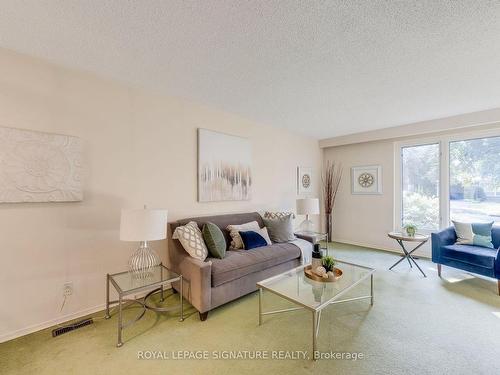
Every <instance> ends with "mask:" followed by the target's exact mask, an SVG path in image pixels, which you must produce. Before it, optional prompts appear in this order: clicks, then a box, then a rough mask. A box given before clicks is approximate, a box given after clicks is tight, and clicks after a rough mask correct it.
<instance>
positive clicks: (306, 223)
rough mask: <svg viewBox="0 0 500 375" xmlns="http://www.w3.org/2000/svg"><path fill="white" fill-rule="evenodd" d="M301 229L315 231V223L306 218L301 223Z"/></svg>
mask: <svg viewBox="0 0 500 375" xmlns="http://www.w3.org/2000/svg"><path fill="white" fill-rule="evenodd" d="M299 229H300V230H301V231H303V232H314V224H313V222H312V221H311V220H309V219H306V220H304V221H303V222H302V223H300V225H299Z"/></svg>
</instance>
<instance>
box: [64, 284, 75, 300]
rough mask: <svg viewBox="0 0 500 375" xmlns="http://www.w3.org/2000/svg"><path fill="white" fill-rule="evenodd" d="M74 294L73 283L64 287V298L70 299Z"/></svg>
mask: <svg viewBox="0 0 500 375" xmlns="http://www.w3.org/2000/svg"><path fill="white" fill-rule="evenodd" d="M72 294H73V283H65V284H64V285H63V296H65V297H68V296H70V295H72Z"/></svg>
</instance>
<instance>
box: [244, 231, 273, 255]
mask: <svg viewBox="0 0 500 375" xmlns="http://www.w3.org/2000/svg"><path fill="white" fill-rule="evenodd" d="M239 233H240V236H241V239H242V241H243V247H244V248H245V250H250V249H255V248H256V247H262V246H267V241H266V240H265V238H264V237H262V236H261V235H260V234H259V233H257V232H254V231H252V230H249V231H246V232H239Z"/></svg>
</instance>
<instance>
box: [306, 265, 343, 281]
mask: <svg viewBox="0 0 500 375" xmlns="http://www.w3.org/2000/svg"><path fill="white" fill-rule="evenodd" d="M333 273H334V275H335V276H334V277H329V278H328V279H325V278H324V277H321V276H318V275H316V274H315V273H314V272H313V270H312V266H310V265H309V266H306V267H305V268H304V274H305V275H306V277H308V278H309V279H311V280H314V281H320V282H323V283H333V282H334V281H337V280H338V279H340V278H341V277H342V270H341V269H340V268H334V269H333Z"/></svg>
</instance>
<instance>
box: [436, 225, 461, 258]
mask: <svg viewBox="0 0 500 375" xmlns="http://www.w3.org/2000/svg"><path fill="white" fill-rule="evenodd" d="M431 239H432V261H433V262H434V263H441V261H440V258H441V248H442V247H443V246H447V245H453V244H454V243H455V242H456V241H457V235H456V233H455V228H453V227H449V228H446V229H444V230H442V231H440V232H435V233H432V235H431Z"/></svg>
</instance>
